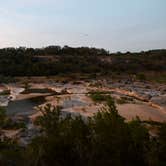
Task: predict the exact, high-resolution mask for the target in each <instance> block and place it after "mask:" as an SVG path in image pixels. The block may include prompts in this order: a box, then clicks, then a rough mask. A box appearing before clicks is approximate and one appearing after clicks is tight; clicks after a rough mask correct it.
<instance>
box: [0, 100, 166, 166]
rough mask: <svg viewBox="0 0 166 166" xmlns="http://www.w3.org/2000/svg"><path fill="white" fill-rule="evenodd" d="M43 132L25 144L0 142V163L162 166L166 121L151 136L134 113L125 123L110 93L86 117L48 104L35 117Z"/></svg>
mask: <svg viewBox="0 0 166 166" xmlns="http://www.w3.org/2000/svg"><path fill="white" fill-rule="evenodd" d="M36 123H37V124H38V125H40V127H41V129H42V131H43V134H42V135H41V136H38V137H36V138H35V139H34V140H33V141H32V143H31V144H30V145H28V146H27V147H26V148H25V149H22V148H19V147H18V146H17V145H16V144H14V143H13V142H11V141H8V140H7V141H1V142H0V165H3V166H13V165H16V166H19V165H21V166H54V165H55V166H69V165H71V166H85V165H87V166H101V165H105V166H107V165H109V166H110V165H112V166H140V165H141V166H165V165H166V156H165V154H166V125H165V124H162V125H161V127H160V128H159V136H158V137H157V138H150V135H149V133H148V130H147V129H146V128H145V127H144V126H143V124H142V123H141V122H140V120H139V119H136V120H133V121H131V122H130V123H126V122H125V121H124V119H123V118H122V117H121V116H120V115H119V114H118V111H117V109H116V107H115V105H114V102H113V101H112V99H111V98H108V106H106V107H105V108H103V110H101V111H99V112H98V113H97V114H96V115H94V116H93V117H91V118H88V119H83V118H82V117H81V116H72V115H70V114H68V115H67V116H64V114H62V112H61V110H60V108H59V107H57V108H55V107H52V106H50V105H47V106H46V107H45V109H44V110H43V116H42V117H39V119H38V120H37V121H36Z"/></svg>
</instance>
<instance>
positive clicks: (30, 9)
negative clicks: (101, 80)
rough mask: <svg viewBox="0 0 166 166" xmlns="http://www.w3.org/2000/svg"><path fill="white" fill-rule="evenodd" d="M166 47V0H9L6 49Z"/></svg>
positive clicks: (0, 34) (2, 34) (2, 19)
mask: <svg viewBox="0 0 166 166" xmlns="http://www.w3.org/2000/svg"><path fill="white" fill-rule="evenodd" d="M48 45H61V46H64V45H68V46H73V47H79V46H89V47H98V48H105V49H108V50H110V51H111V52H116V51H122V52H125V51H142V50H150V49H163V48H166V0H4V1H1V3H0V48H3V47H19V46H25V47H44V46H48Z"/></svg>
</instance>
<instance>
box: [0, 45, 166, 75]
mask: <svg viewBox="0 0 166 166" xmlns="http://www.w3.org/2000/svg"><path fill="white" fill-rule="evenodd" d="M144 71H159V72H161V71H166V50H151V51H146V52H143V51H142V52H139V53H130V52H126V53H121V52H117V53H109V51H107V50H105V49H97V48H88V47H79V48H72V47H68V46H64V47H60V46H49V47H45V48H40V49H39V48H36V49H34V48H24V47H20V48H4V49H0V75H3V76H44V75H57V74H68V73H88V74H94V73H101V74H109V73H111V72H123V73H125V72H126V73H137V72H144Z"/></svg>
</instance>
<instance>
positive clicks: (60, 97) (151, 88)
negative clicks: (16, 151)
mask: <svg viewBox="0 0 166 166" xmlns="http://www.w3.org/2000/svg"><path fill="white" fill-rule="evenodd" d="M92 91H100V92H104V93H105V94H107V93H108V94H109V95H111V96H112V97H113V98H114V100H115V101H116V106H117V108H118V110H119V114H120V115H121V116H123V117H124V118H125V119H126V120H128V121H129V120H132V119H133V118H135V117H136V116H139V117H140V119H141V120H153V121H157V122H164V121H166V85H161V84H154V83H153V84H152V83H149V82H131V81H128V80H116V81H115V80H114V81H113V80H88V81H77V82H67V83H59V82H56V81H53V80H52V81H48V82H46V81H45V82H44V83H35V82H30V83H28V86H27V87H25V85H24V84H21V83H15V84H3V85H1V86H0V106H3V107H6V109H7V114H8V116H11V117H12V119H13V120H14V121H17V120H19V119H21V118H22V119H23V120H25V122H26V126H27V128H26V129H24V130H17V131H11V130H8V131H6V130H3V132H2V131H1V136H2V135H3V136H4V135H5V136H7V137H9V136H10V137H14V138H18V140H19V141H20V144H23V145H25V144H27V143H28V142H29V141H30V140H31V139H32V138H33V137H34V136H36V135H37V134H38V133H39V129H38V128H37V127H36V126H35V125H34V124H33V122H34V121H35V119H36V118H37V117H38V116H41V112H40V111H38V109H37V108H38V107H39V106H40V107H43V106H45V105H46V104H51V105H54V106H58V105H60V106H62V111H64V112H70V113H73V114H81V115H82V116H92V115H93V114H94V113H96V112H97V111H98V110H100V109H101V108H102V107H103V105H104V103H103V102H100V103H97V102H94V101H93V100H92V99H91V98H90V96H89V93H90V92H92ZM120 99H125V103H123V104H122V103H119V102H117V101H119V100H120ZM2 133H3V134H2ZM10 133H11V134H10Z"/></svg>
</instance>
